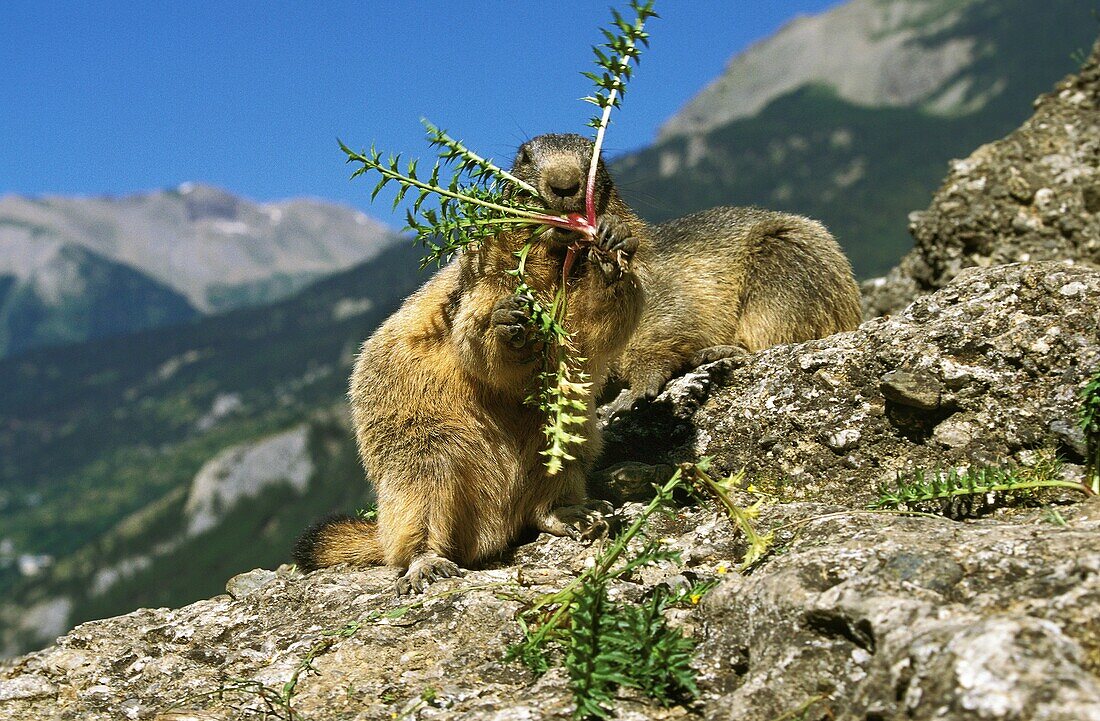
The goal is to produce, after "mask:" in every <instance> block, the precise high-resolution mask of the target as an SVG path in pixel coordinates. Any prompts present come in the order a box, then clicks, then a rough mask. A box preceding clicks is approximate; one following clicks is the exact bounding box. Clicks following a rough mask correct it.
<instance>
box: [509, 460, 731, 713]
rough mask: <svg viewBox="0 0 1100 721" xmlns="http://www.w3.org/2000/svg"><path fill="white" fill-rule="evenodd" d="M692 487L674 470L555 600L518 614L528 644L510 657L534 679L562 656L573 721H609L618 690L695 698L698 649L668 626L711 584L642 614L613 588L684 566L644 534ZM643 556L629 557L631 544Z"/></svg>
mask: <svg viewBox="0 0 1100 721" xmlns="http://www.w3.org/2000/svg"><path fill="white" fill-rule="evenodd" d="M686 485H687V479H686V478H685V476H684V474H683V472H682V470H677V471H676V472H675V473H674V474H673V475H672V477H671V478H669V480H668V481H667V482H666V483H665V484H664V485H663V486H661V487H659V488H657V493H656V495H655V496H654V498H653V500H651V501H650V502H649V504H648V505H646V507H645V508H644V509H643V510H642V513H641V514H640V515H639V516H638V518H637V519H636V520H635V521H634V523H632V524H631V525H630V527H629V528H627V529H626V530H625V531H623V532H622V533H620V534H619V535H618V536H617V537H616V538H615V540H614V541H612V542H611V544H610V545H609V546H608V547H607V548H606V549H605V550H604V551H603V552H602V553H601V554H600V556H599V557H598V558H597V559H596V562H595V563H594V564H593V565H592V566H591V567H589V568H588V569H586V570H585V571H584V572H583V573H582V574H581V575H579V576H578V577H577V578H576V579H574V580H573V582H572V583H570V584H569V585H567V586H566V587H565V588H563V589H562V590H561V591H558V592H557V593H551V594H547V595H545V596H543V597H541V598H539V599H537V600H536V601H535V602H534V603H533V604H532V605H531V606H530V607H529V608H528V609H527V610H526V611H524V612H523V613H521V614H520V616H519V623H520V626H521V628H522V629H523V632H524V640H523V641H522V642H521V643H518V644H516V645H514V646H512V647H511V648H510V649H509V651H508V657H509V658H510V659H518V660H521V661H522V662H523V663H524V664H525V665H527V666H528V667H529V668H530V669H531V670H533V671H535V672H536V673H543V672H545V671H547V670H548V669H549V668H550V663H551V660H550V656H549V652H550V649H551V647H553V648H557V649H559V650H560V652H561V655H562V662H563V665H564V666H565V668H566V670H567V671H568V672H569V678H570V685H571V687H572V690H573V698H574V700H575V702H576V709H575V711H574V717H575V718H577V719H586V718H593V717H596V718H609V717H610V716H611V713H612V710H611V703H612V701H613V700H614V692H615V689H616V688H618V687H620V686H626V687H632V688H637V689H639V690H641V691H642V692H643V693H645V694H646V695H647V696H649V697H650V698H652V699H653V700H655V701H657V702H658V703H660V704H662V705H666V706H668V705H672V704H676V703H683V702H686V701H689V700H690V699H692V698H694V697H695V696H696V695H697V694H698V689H697V688H696V686H695V675H694V672H693V671H692V669H691V666H690V663H691V657H692V652H693V651H694V648H695V643H694V641H692V640H691V639H690V638H688V637H685V636H684V635H683V634H682V633H680V632H679V631H678V630H676V629H675V628H672V627H670V626H669V625H668V624H667V623H666V622H665V619H664V615H663V614H664V611H665V609H666V608H669V607H671V606H674V605H676V604H678V603H684V602H686V603H690V604H695V603H698V601H699V599H700V598H701V596H702V595H703V594H704V593H706V592H707V591H708V590H709V589H710V588H711V587H712V586H713V585H714V584H713V583H703V584H699V585H697V586H695V587H693V588H691V589H686V590H683V591H680V592H676V593H669V592H667V591H665V590H662V589H658V590H656V591H654V592H653V593H652V594H650V595H649V596H648V597H647V598H645V599H644V600H643V602H642V604H641V605H640V606H636V605H632V604H629V603H626V602H623V601H616V600H612V598H611V597H610V596H609V594H608V588H609V586H610V584H611V583H612V581H614V580H615V579H619V578H622V577H624V576H626V575H627V574H629V573H630V572H631V571H633V570H635V569H637V568H640V567H642V566H646V565H650V564H653V563H658V562H661V561H673V562H677V563H678V562H679V560H680V558H679V554H678V553H677V552H676V551H672V550H670V549H668V548H666V547H665V545H664V544H663V543H662V542H661V541H660V540H659V539H655V538H650V537H647V536H646V534H645V530H646V527H647V525H648V523H649V520H650V519H651V518H652V517H653V516H654V515H655V514H657V513H661V512H665V511H668V509H669V508H670V507H671V506H672V503H673V496H674V494H675V493H676V491H677V490H679V489H681V488H683V487H685V486H686ZM635 539H640V540H641V541H642V544H641V548H640V549H638V550H636V551H634V552H629V548H630V544H631V541H633V540H635Z"/></svg>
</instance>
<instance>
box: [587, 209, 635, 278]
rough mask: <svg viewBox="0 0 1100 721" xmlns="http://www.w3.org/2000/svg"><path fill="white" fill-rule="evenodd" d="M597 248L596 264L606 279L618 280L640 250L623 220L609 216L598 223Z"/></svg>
mask: <svg viewBox="0 0 1100 721" xmlns="http://www.w3.org/2000/svg"><path fill="white" fill-rule="evenodd" d="M596 248H597V252H596V253H595V255H596V262H597V264H598V265H599V267H600V270H601V271H602V272H603V274H604V277H606V278H607V279H608V280H618V279H619V278H621V277H622V276H623V273H624V272H625V269H626V266H627V265H629V264H630V259H631V258H633V257H634V253H635V251H637V250H638V239H637V238H636V237H634V235H633V234H632V233H631V231H630V226H628V225H627V224H626V223H625V222H624V221H623V220H622V218H620V217H619V216H617V215H614V214H608V215H605V216H603V217H601V218H600V219H599V220H598V221H597V222H596Z"/></svg>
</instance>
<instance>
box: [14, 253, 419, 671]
mask: <svg viewBox="0 0 1100 721" xmlns="http://www.w3.org/2000/svg"><path fill="white" fill-rule="evenodd" d="M419 255H420V253H419V251H418V250H417V249H416V248H413V247H411V245H410V244H408V243H400V244H397V245H394V246H391V247H388V248H385V249H383V250H381V251H380V252H379V253H378V255H376V256H375V257H374V258H373V259H372V260H370V261H367V262H366V263H364V264H361V265H359V266H356V267H355V268H352V269H351V270H347V271H344V272H341V273H338V274H336V275H333V276H331V277H328V278H325V279H324V280H321V281H318V282H316V283H314V284H313V285H310V286H309V287H307V288H305V289H304V290H302V291H300V292H299V293H298V294H296V295H294V296H292V297H290V298H288V299H285V300H283V301H279V302H277V303H274V304H271V305H267V306H263V307H257V308H245V309H238V310H235V311H230V312H227V313H224V314H220V315H215V316H209V317H202V318H199V319H197V320H196V321H195V322H192V323H188V324H185V325H182V326H174V327H166V328H156V329H152V330H148V331H144V332H140V333H135V334H131V335H127V336H121V337H117V338H112V339H102V340H94V341H89V342H85V343H82V344H78V345H71V346H66V347H65V349H64V352H58V351H56V350H53V349H38V350H31V351H28V352H25V353H23V354H21V355H19V356H16V357H11V358H8V359H0V377H4V378H5V391H4V393H2V394H0V529H2V530H0V599H3V600H2V601H0V655H4V654H10V653H14V652H16V651H18V650H20V649H25V648H30V647H33V646H35V645H40V644H41V643H44V642H46V641H49V640H52V637H53V636H55V635H56V634H57V633H60V632H61V631H63V630H64V629H66V628H68V627H69V626H71V625H72V624H73V623H76V622H79V621H83V620H87V619H89V618H95V617H100V616H104V615H111V614H115V613H119V612H123V611H125V610H128V609H131V608H133V607H134V606H135V605H154V606H157V605H178V604H180V603H186V602H188V601H191V600H194V599H197V598H201V597H203V596H205V595H209V594H211V593H215V592H217V590H218V584H219V582H220V581H222V580H224V577H225V575H226V574H227V573H229V574H232V573H235V572H238V571H240V570H246V569H248V568H251V567H253V566H255V565H256V564H258V563H259V564H268V565H270V564H277V563H278V562H280V561H282V560H283V559H285V558H286V557H287V555H288V553H289V548H290V545H291V543H292V541H293V538H294V537H295V535H296V534H297V533H299V532H300V531H301V530H302V529H303V528H304V527H305V526H306V525H307V524H308V523H309V522H311V521H312V520H315V519H316V518H318V517H320V516H322V515H324V514H326V513H329V512H332V511H333V510H338V509H339V510H344V511H349V510H354V509H355V508H357V507H363V506H364V505H365V503H366V502H367V500H368V496H367V485H366V483H365V481H364V479H363V473H362V470H361V468H360V467H359V463H358V458H357V455H356V451H355V445H354V442H353V441H352V438H351V435H350V432H349V430H348V429H349V423H348V422H347V420H346V418H345V417H344V414H345V410H344V409H345V406H346V403H345V401H344V394H345V392H346V385H347V378H348V376H349V375H350V370H351V363H352V359H353V357H354V353H355V351H356V349H357V348H358V345H359V343H361V342H362V341H363V340H364V339H365V338H366V337H367V336H368V335H369V334H370V332H371V330H373V328H374V327H375V326H377V325H378V323H380V322H381V320H382V319H384V318H385V317H386V316H387V315H389V314H390V313H391V312H392V311H393V310H394V309H396V307H397V305H398V303H399V302H400V301H401V299H402V298H403V297H404V296H405V295H407V294H408V293H409V292H411V291H412V290H413V289H414V288H415V287H417V286H418V285H419V284H420V283H421V282H423V280H424V279H425V278H426V274H425V273H420V272H418V271H417V267H418V264H417V258H418V257H419Z"/></svg>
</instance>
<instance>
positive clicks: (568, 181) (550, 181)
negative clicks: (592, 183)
mask: <svg viewBox="0 0 1100 721" xmlns="http://www.w3.org/2000/svg"><path fill="white" fill-rule="evenodd" d="M543 178H545V180H546V190H547V191H548V193H549V194H550V196H551V197H549V198H547V200H548V201H555V200H556V201H562V200H572V199H575V198H577V197H579V196H580V194H581V181H582V180H583V177H582V174H581V168H580V166H579V165H577V164H576V162H570V161H569V160H564V159H563V160H559V161H556V162H553V161H552V162H551V164H549V165H548V167H547V168H546V171H545V173H544V175H543Z"/></svg>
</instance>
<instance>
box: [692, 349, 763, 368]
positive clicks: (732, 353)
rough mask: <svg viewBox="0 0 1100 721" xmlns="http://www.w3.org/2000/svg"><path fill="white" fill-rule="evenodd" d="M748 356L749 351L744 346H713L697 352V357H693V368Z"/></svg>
mask: <svg viewBox="0 0 1100 721" xmlns="http://www.w3.org/2000/svg"><path fill="white" fill-rule="evenodd" d="M748 354H749V351H748V349H747V348H745V346H743V345H712V346H710V347H709V348H703V349H702V350H700V351H696V353H695V355H693V356H692V357H691V367H692V368H698V367H699V366H701V365H705V364H707V363H713V362H715V361H719V360H723V359H726V358H744V357H745V356H747V355H748Z"/></svg>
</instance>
